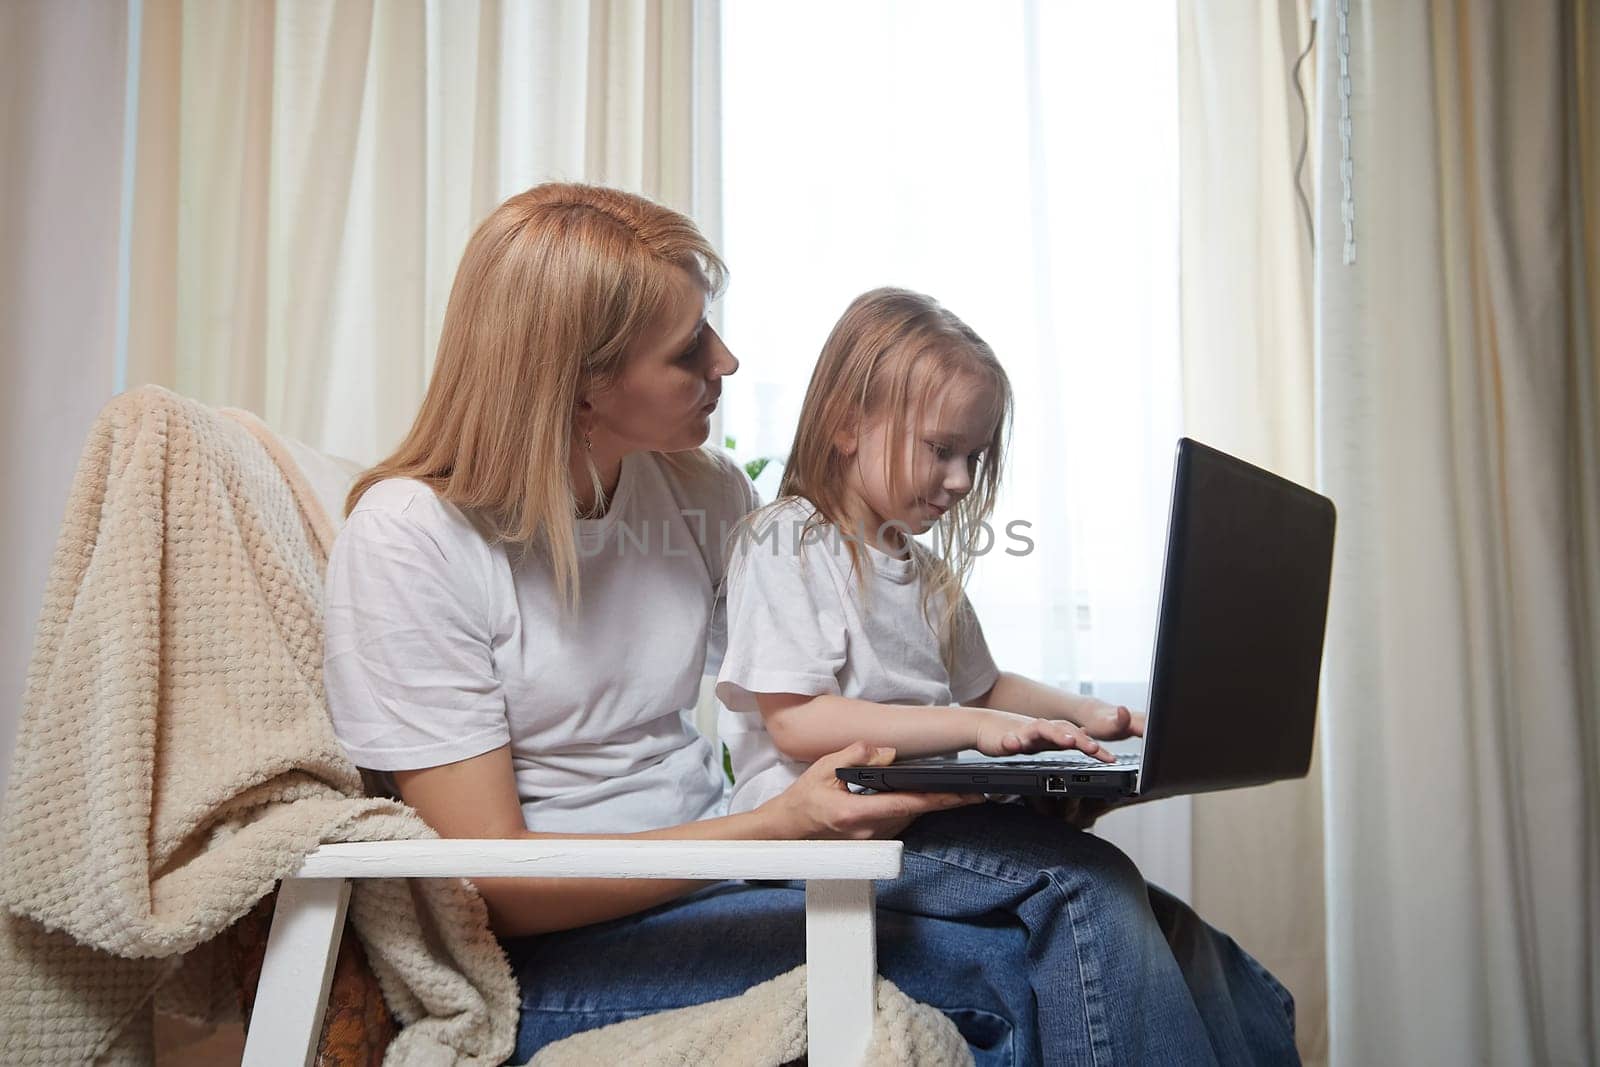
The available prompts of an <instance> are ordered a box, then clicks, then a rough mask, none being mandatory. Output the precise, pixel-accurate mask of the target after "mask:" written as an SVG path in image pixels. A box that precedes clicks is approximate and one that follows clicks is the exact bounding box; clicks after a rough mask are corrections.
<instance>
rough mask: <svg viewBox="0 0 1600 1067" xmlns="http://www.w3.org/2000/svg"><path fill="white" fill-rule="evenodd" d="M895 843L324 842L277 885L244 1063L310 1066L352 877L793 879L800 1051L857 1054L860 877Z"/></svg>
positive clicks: (862, 980) (862, 930) (870, 898)
mask: <svg viewBox="0 0 1600 1067" xmlns="http://www.w3.org/2000/svg"><path fill="white" fill-rule="evenodd" d="M901 848H902V846H901V844H900V842H899V841H619V840H594V841H568V840H564V841H559V842H556V841H498V840H482V841H461V840H454V841H439V840H435V841H382V842H353V843H347V844H338V845H323V846H322V847H321V848H319V849H317V850H316V851H314V852H312V853H311V854H310V855H308V856H307V857H306V860H305V863H304V864H302V865H301V867H300V870H299V871H298V872H296V874H295V875H294V876H293V877H290V878H286V879H284V881H283V883H282V885H281V887H280V888H279V890H278V903H277V909H276V911H275V912H274V915H273V919H272V932H271V934H270V935H269V937H268V939H267V952H266V958H265V960H264V961H263V963H262V967H261V982H260V985H259V987H258V990H257V993H256V1002H255V1010H254V1012H253V1013H252V1016H251V1020H250V1029H249V1032H248V1033H247V1034H246V1039H245V1053H244V1063H245V1067H281V1065H284V1064H296V1063H298V1064H305V1065H309V1064H310V1063H311V1062H312V1059H313V1057H314V1056H315V1055H316V1051H317V1039H318V1036H319V1035H320V1034H321V1032H322V1014H323V1009H324V1007H325V1006H326V1004H327V999H328V984H329V982H330V980H331V979H332V976H333V963H334V958H335V957H336V956H337V954H338V951H339V940H340V938H341V936H342V935H343V933H344V926H345V905H346V904H347V902H348V901H349V899H350V879H352V878H471V879H474V880H476V879H479V878H495V877H524V878H526V877H540V878H705V879H713V880H720V879H728V878H772V879H797V880H804V881H805V883H806V963H807V965H808V966H807V972H806V973H807V981H806V996H807V1018H806V1027H807V1032H808V1039H809V1043H810V1050H809V1058H810V1061H811V1062H812V1063H819V1064H829V1065H832V1064H851V1063H860V1062H861V1059H862V1056H863V1054H864V1053H865V1051H866V1047H867V1043H868V1041H869V1039H870V1037H871V1034H872V1023H873V1012H874V1004H875V999H876V989H875V987H876V981H875V977H876V974H877V943H876V918H875V914H874V910H873V909H874V903H875V901H874V893H873V885H872V883H873V881H874V880H875V879H879V878H896V877H899V875H900V863H901V855H900V853H901Z"/></svg>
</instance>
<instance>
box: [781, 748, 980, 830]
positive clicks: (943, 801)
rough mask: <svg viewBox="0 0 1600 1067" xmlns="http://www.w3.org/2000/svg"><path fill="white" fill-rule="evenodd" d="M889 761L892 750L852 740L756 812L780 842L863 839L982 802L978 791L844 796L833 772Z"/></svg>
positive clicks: (816, 763)
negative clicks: (767, 821)
mask: <svg viewBox="0 0 1600 1067" xmlns="http://www.w3.org/2000/svg"><path fill="white" fill-rule="evenodd" d="M893 762H894V749H892V748H874V747H873V746H871V745H869V744H867V743H866V742H864V741H858V742H856V743H855V744H853V745H851V746H850V747H849V748H847V749H844V750H843V751H840V752H834V753H832V754H830V755H827V756H824V757H822V758H821V759H819V760H817V761H816V762H815V763H813V764H812V765H811V766H810V767H808V768H806V772H805V773H804V774H802V775H801V776H800V778H799V780H798V781H796V782H795V783H794V784H793V785H791V786H790V787H789V788H788V789H785V790H784V791H783V792H782V793H779V794H778V795H777V796H775V797H773V798H772V799H771V800H769V801H767V802H766V803H765V804H763V805H761V807H760V808H759V809H758V810H759V811H760V812H761V813H762V814H764V815H766V816H767V817H768V818H770V819H771V820H772V821H773V823H774V826H775V835H776V836H777V837H778V838H779V839H780V840H787V841H800V840H811V839H818V838H822V839H838V838H844V839H848V840H854V841H866V840H871V839H873V838H886V837H894V836H895V835H897V834H898V833H900V831H902V830H904V829H905V828H906V827H907V826H910V825H911V821H912V820H913V819H915V818H916V817H917V816H919V815H926V814H927V813H928V812H930V811H944V810H946V809H948V808H959V807H964V806H965V805H968V804H981V803H983V799H984V798H983V794H981V793H874V794H871V795H868V796H862V795H859V794H856V793H852V792H850V790H849V788H848V787H847V786H846V785H845V784H844V783H843V782H841V781H840V780H839V778H838V776H837V775H835V774H834V773H833V772H834V771H836V770H838V769H839V768H840V767H881V766H883V765H885V764H888V763H893Z"/></svg>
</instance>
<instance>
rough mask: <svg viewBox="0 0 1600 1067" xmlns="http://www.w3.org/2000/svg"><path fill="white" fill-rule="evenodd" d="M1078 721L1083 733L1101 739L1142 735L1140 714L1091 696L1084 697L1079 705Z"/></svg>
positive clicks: (1142, 718)
mask: <svg viewBox="0 0 1600 1067" xmlns="http://www.w3.org/2000/svg"><path fill="white" fill-rule="evenodd" d="M1078 722H1079V724H1080V725H1081V726H1082V727H1083V732H1084V733H1086V734H1088V735H1089V736H1090V737H1095V738H1099V739H1100V740H1101V741H1122V740H1124V739H1126V738H1129V737H1143V736H1144V716H1143V715H1142V714H1140V713H1138V712H1132V711H1129V710H1128V709H1127V708H1125V707H1123V706H1122V705H1120V704H1107V703H1106V702H1105V701H1104V700H1096V699H1094V698H1093V697H1087V698H1085V699H1084V701H1083V703H1082V704H1080V705H1079V708H1078Z"/></svg>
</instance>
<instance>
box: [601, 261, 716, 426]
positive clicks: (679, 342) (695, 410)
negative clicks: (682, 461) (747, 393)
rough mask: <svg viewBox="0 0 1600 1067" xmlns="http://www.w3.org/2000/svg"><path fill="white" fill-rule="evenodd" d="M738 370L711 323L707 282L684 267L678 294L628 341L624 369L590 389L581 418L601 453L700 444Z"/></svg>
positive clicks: (679, 276) (678, 285) (679, 278)
mask: <svg viewBox="0 0 1600 1067" xmlns="http://www.w3.org/2000/svg"><path fill="white" fill-rule="evenodd" d="M738 369H739V361H738V360H737V359H735V358H733V353H732V352H729V351H728V349H727V346H725V345H724V344H723V343H722V338H721V337H718V336H717V332H716V331H715V330H713V329H712V328H711V327H710V326H709V325H707V323H706V292H705V286H704V284H703V282H702V281H701V280H700V279H699V278H697V277H695V276H693V275H691V274H690V273H689V272H687V271H680V272H679V274H678V284H677V286H676V292H675V293H674V295H673V298H672V300H671V301H670V302H669V303H668V305H667V307H666V309H665V310H663V311H662V313H661V314H660V315H659V316H657V318H656V321H655V322H654V323H653V324H652V325H651V327H650V328H649V329H647V330H645V331H644V333H643V334H642V335H641V337H640V338H639V340H637V341H636V342H634V344H633V345H632V346H631V347H630V348H629V350H628V353H627V356H626V358H625V362H624V364H623V371H622V374H621V376H620V377H619V378H618V379H617V380H616V381H615V382H613V383H612V384H611V385H610V386H608V387H607V388H606V389H604V390H601V391H599V392H596V393H593V394H591V395H590V396H589V397H588V399H587V403H586V408H587V410H586V411H585V412H584V413H583V414H584V415H585V416H587V421H583V420H582V419H580V426H583V427H586V428H588V429H589V430H590V433H591V435H592V437H593V440H594V449H595V451H596V452H599V451H601V450H602V449H603V450H604V451H605V452H606V453H608V454H626V453H628V452H636V451H644V450H649V451H653V452H682V451H684V450H686V449H690V448H698V447H699V446H700V445H702V444H704V443H705V440H706V436H707V434H709V433H710V432H711V413H712V412H713V411H715V410H716V407H717V401H718V400H719V398H720V397H721V396H722V378H723V376H724V375H728V374H732V373H733V372H734V371H736V370H738Z"/></svg>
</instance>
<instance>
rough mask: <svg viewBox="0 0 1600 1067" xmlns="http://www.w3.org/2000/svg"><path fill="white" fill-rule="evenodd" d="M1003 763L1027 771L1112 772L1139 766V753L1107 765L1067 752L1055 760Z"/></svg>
mask: <svg viewBox="0 0 1600 1067" xmlns="http://www.w3.org/2000/svg"><path fill="white" fill-rule="evenodd" d="M996 762H1003V763H1004V764H1005V765H1006V766H1007V767H1016V768H1018V769H1020V770H1025V771H1048V770H1052V769H1054V768H1056V767H1098V768H1100V769H1102V770H1112V769H1114V768H1118V767H1137V766H1139V753H1137V752H1128V753H1123V754H1122V755H1119V756H1118V757H1117V761H1116V762H1115V763H1106V762H1104V761H1103V760H1097V759H1095V758H1094V757H1093V756H1086V755H1084V754H1083V753H1082V752H1072V751H1067V752H1063V753H1061V755H1059V756H1057V757H1056V758H1054V759H1034V760H1019V759H1006V760H1003V761H996Z"/></svg>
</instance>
